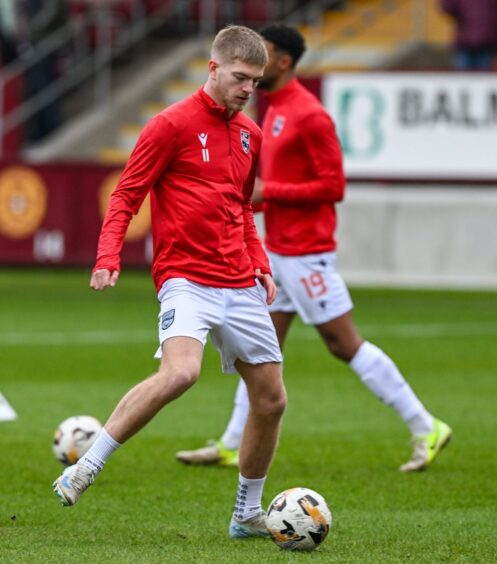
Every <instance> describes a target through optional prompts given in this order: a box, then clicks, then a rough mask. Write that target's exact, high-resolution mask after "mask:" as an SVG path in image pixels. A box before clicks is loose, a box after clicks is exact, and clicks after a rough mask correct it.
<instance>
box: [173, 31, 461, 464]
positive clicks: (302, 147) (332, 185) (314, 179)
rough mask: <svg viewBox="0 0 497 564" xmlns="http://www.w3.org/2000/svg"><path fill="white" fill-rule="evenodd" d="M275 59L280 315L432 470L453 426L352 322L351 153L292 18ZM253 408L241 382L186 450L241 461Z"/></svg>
mask: <svg viewBox="0 0 497 564" xmlns="http://www.w3.org/2000/svg"><path fill="white" fill-rule="evenodd" d="M261 35H262V36H263V37H264V39H265V41H266V47H267V49H268V53H269V63H268V65H267V66H266V69H265V71H264V77H263V79H262V80H261V81H260V83H259V86H260V87H261V88H264V89H266V90H267V100H268V102H269V104H270V105H269V109H268V111H267V113H266V115H265V117H264V123H263V126H262V130H263V139H264V140H263V146H262V152H261V177H262V180H260V179H258V180H257V181H256V186H255V190H254V194H253V199H254V201H257V200H258V199H260V200H262V201H263V202H264V208H263V209H264V221H265V227H266V239H265V243H266V249H267V251H268V255H269V258H270V261H271V267H272V270H273V274H274V281H275V283H276V286H277V288H278V296H277V298H276V300H275V301H274V303H273V304H271V306H270V312H271V318H272V320H273V323H274V325H275V328H276V333H277V335H278V340H279V343H280V346H281V348H283V345H284V342H285V338H286V336H287V334H288V330H289V329H290V325H291V323H292V321H293V319H294V317H295V315H296V314H298V315H300V317H301V318H302V320H303V321H304V323H306V324H310V325H314V326H315V327H316V329H317V331H318V333H319V334H320V336H321V337H322V339H323V340H324V342H325V344H326V346H327V347H328V350H329V351H330V353H331V354H332V355H334V356H335V357H336V358H338V359H340V360H342V361H344V362H346V363H348V364H349V366H350V367H351V368H352V370H353V371H354V372H355V373H356V374H357V375H358V376H359V378H360V379H361V381H362V382H363V383H364V384H365V385H366V387H367V388H368V389H369V390H370V391H371V392H372V393H373V394H374V395H375V396H376V397H378V398H379V399H380V400H382V401H383V402H384V403H385V404H387V405H389V406H391V407H392V408H393V409H394V410H395V411H396V412H397V413H398V414H399V416H400V417H401V418H402V419H403V421H404V422H405V423H406V424H407V426H408V428H409V430H410V432H411V434H412V437H413V447H414V448H413V451H412V455H411V458H410V460H408V461H407V462H406V463H405V464H403V465H402V466H401V467H400V470H401V471H402V472H412V471H417V470H423V469H424V468H427V467H428V466H429V465H430V464H431V463H432V462H433V460H434V459H435V458H436V456H437V455H438V454H439V452H440V450H441V449H442V448H443V447H444V446H445V445H446V444H447V442H448V441H449V439H450V437H451V434H452V431H451V429H450V427H449V426H448V425H447V424H446V423H444V422H442V421H440V420H438V419H436V418H434V417H433V416H432V415H431V414H430V413H429V412H428V411H427V410H426V408H425V407H424V406H423V404H422V403H421V402H420V400H419V399H418V397H417V396H416V394H415V393H414V392H413V390H412V389H411V387H410V386H409V384H408V383H407V382H406V380H405V379H404V377H403V376H402V374H401V373H400V371H399V369H398V368H397V366H396V365H395V363H394V362H393V361H392V359H391V358H390V357H389V356H387V355H386V354H385V353H384V352H383V351H382V350H381V349H379V348H378V347H377V346H375V345H374V344H372V343H370V342H368V341H364V340H363V339H362V337H361V336H360V334H359V333H358V331H357V329H356V327H355V325H354V322H353V319H352V307H353V306H352V301H351V298H350V295H349V292H348V290H347V287H346V285H345V283H344V281H343V279H342V278H341V276H340V275H339V274H338V273H337V271H336V268H335V262H336V254H335V251H336V241H335V239H334V235H333V234H334V231H335V227H336V212H335V204H336V203H337V202H340V201H341V200H342V199H343V197H344V191H345V178H344V173H343V167H342V153H341V148H340V144H339V141H338V139H337V136H336V133H335V128H334V124H333V122H332V120H331V118H330V116H329V115H328V113H327V112H326V111H325V109H324V108H323V106H322V105H321V104H320V103H319V101H318V100H317V99H316V97H315V96H314V95H313V94H311V93H310V92H309V91H308V90H306V89H305V88H304V87H303V86H302V85H301V84H300V83H299V82H298V81H297V79H296V78H295V76H294V68H295V65H296V64H297V62H298V60H299V58H300V57H301V55H302V54H303V52H304V50H305V44H304V40H303V38H302V36H301V35H300V33H299V32H298V31H297V30H296V29H294V28H291V27H288V26H286V25H280V24H277V25H271V26H268V27H266V28H265V29H263V30H262V31H261ZM248 410H249V398H248V396H247V392H246V388H245V386H244V383H243V382H242V381H240V384H239V386H238V390H237V393H236V396H235V408H234V411H233V414H232V417H231V420H230V422H229V424H228V427H227V429H226V431H225V432H224V434H223V436H222V437H221V439H220V440H219V441H217V442H214V441H213V442H212V444H209V445H208V446H207V447H204V448H201V449H197V450H193V451H181V452H178V453H177V458H178V459H179V460H181V461H182V462H185V463H190V464H219V465H223V466H236V465H237V464H238V446H239V444H240V440H241V437H242V434H243V429H244V425H245V420H246V417H247V413H248Z"/></svg>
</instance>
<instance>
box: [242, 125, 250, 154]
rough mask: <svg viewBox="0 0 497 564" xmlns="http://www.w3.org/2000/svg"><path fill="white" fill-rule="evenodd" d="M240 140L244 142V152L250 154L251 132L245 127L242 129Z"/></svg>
mask: <svg viewBox="0 0 497 564" xmlns="http://www.w3.org/2000/svg"><path fill="white" fill-rule="evenodd" d="M240 141H241V142H242V149H243V152H244V153H245V154H246V155H248V152H249V150H250V133H249V132H248V131H245V130H244V129H240Z"/></svg>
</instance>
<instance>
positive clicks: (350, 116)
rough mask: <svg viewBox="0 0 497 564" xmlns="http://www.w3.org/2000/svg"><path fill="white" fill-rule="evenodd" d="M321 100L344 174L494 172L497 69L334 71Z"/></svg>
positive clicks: (495, 175) (486, 175)
mask: <svg viewBox="0 0 497 564" xmlns="http://www.w3.org/2000/svg"><path fill="white" fill-rule="evenodd" d="M322 100H323V103H324V105H325V107H326V108H327V110H328V111H329V112H330V114H331V115H332V117H333V119H334V121H335V124H336V127H337V133H338V135H339V137H340V141H341V143H342V148H343V152H344V158H345V170H346V173H347V175H348V177H349V178H399V179H402V178H405V179H408V178H432V179H454V180H459V179H480V180H496V179H497V74H491V73H488V74H487V73H485V74H476V73H457V74H456V73H421V72H417V73H404V72H398V73H396V72H394V73H360V74H356V73H337V74H332V75H329V76H327V77H326V78H325V80H324V82H323V90H322Z"/></svg>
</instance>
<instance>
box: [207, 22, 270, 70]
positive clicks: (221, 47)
mask: <svg viewBox="0 0 497 564" xmlns="http://www.w3.org/2000/svg"><path fill="white" fill-rule="evenodd" d="M211 58H212V59H214V60H216V61H218V62H219V63H233V62H234V61H235V60H239V61H242V62H243V63H247V64H249V65H260V66H261V67H264V66H266V65H267V62H268V54H267V49H266V46H265V44H264V39H263V38H262V37H261V36H260V35H259V34H258V33H256V32H255V31H254V30H252V29H249V28H248V27H244V26H241V25H229V26H227V27H225V28H224V29H222V30H221V31H220V32H219V33H218V34H217V35H216V37H215V38H214V41H213V43H212V47H211Z"/></svg>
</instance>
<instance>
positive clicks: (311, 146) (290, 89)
mask: <svg viewBox="0 0 497 564" xmlns="http://www.w3.org/2000/svg"><path fill="white" fill-rule="evenodd" d="M267 98H268V101H269V104H270V106H269V108H268V110H267V112H266V115H265V117H264V121H263V124H262V132H263V139H264V140H263V144H262V152H261V178H262V180H263V182H264V188H263V197H264V205H263V210H264V221H265V227H266V239H265V242H266V247H267V249H268V250H270V251H273V252H275V253H278V254H281V255H287V256H298V255H306V254H311V253H321V252H326V251H333V250H335V248H336V241H335V238H334V232H335V228H336V213H335V205H334V204H335V203H336V202H339V201H340V200H342V199H343V197H344V192H345V177H344V173H343V165H342V152H341V148H340V143H339V141H338V138H337V135H336V133H335V126H334V124H333V121H332V119H331V117H330V116H329V114H328V113H327V112H326V111H325V109H324V108H323V106H322V105H321V104H320V102H319V101H318V99H317V98H316V97H315V96H314V95H313V94H311V93H310V92H309V91H308V90H307V89H306V88H304V87H303V86H302V85H301V84H300V83H299V82H298V81H297V79H295V78H294V79H292V80H291V81H290V82H289V83H287V84H286V85H285V86H284V87H283V88H280V89H279V90H277V91H275V92H272V93H269V94H267Z"/></svg>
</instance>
